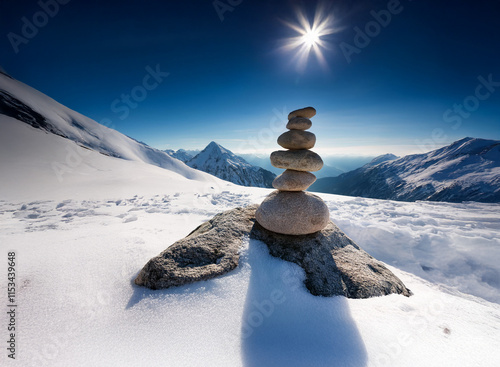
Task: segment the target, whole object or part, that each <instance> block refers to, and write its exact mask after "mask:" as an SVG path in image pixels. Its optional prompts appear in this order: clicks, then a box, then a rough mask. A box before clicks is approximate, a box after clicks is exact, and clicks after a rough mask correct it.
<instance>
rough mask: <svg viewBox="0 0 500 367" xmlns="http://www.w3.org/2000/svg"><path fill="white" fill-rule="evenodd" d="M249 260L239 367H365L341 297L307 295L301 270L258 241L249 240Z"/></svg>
mask: <svg viewBox="0 0 500 367" xmlns="http://www.w3.org/2000/svg"><path fill="white" fill-rule="evenodd" d="M248 262H249V265H250V267H251V273H250V280H249V286H248V291H247V295H246V301H245V308H244V312H243V318H242V330H241V348H242V349H241V353H242V360H243V365H244V366H246V367H265V366H278V365H279V366H287V367H298V366H315V367H316V366H328V367H333V366H353V367H358V366H359V367H361V366H366V364H367V352H366V348H365V345H364V343H363V340H362V338H361V335H360V333H359V331H358V329H357V327H356V324H355V322H354V320H353V319H352V317H351V314H350V311H349V305H348V303H347V299H346V298H345V297H342V296H337V297H318V296H313V295H311V294H310V293H309V292H308V291H307V289H306V288H305V286H304V284H303V280H304V278H305V273H304V271H303V270H302V268H300V267H299V266H298V265H296V264H293V263H291V262H288V261H284V260H281V259H278V258H274V257H272V256H271V255H269V250H268V248H267V246H266V245H265V244H264V243H263V242H261V241H258V240H255V239H251V240H250V244H249V249H248Z"/></svg>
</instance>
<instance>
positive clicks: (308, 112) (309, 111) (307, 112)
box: [288, 107, 316, 120]
mask: <svg viewBox="0 0 500 367" xmlns="http://www.w3.org/2000/svg"><path fill="white" fill-rule="evenodd" d="M314 115H316V110H315V109H314V107H305V108H301V109H299V110H295V111H292V112H290V113H289V114H288V119H289V120H290V119H291V118H293V117H305V118H307V119H310V118H311V117H313V116H314Z"/></svg>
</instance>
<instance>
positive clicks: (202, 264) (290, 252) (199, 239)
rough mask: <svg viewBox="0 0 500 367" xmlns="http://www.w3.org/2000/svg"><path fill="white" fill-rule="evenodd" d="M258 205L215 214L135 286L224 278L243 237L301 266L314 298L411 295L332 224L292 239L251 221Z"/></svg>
mask: <svg viewBox="0 0 500 367" xmlns="http://www.w3.org/2000/svg"><path fill="white" fill-rule="evenodd" d="M256 209H257V205H251V206H247V207H245V208H236V209H232V210H229V211H227V212H224V213H220V214H217V215H216V216H215V217H214V218H212V219H211V220H210V221H208V222H206V223H203V224H202V225H200V226H199V227H198V228H196V229H195V230H194V231H193V232H191V233H190V234H189V235H188V236H187V237H185V238H183V239H182V240H180V241H177V242H176V243H174V244H173V245H172V246H170V247H168V248H167V249H166V250H165V251H163V252H162V253H161V254H160V255H158V256H156V257H154V258H152V259H151V260H149V261H148V262H147V264H146V265H145V266H144V268H143V269H142V270H141V272H140V273H139V275H138V276H137V278H136V279H135V284H137V285H142V286H145V287H148V288H151V289H161V288H169V287H172V286H179V285H183V284H188V283H192V282H196V281H200V280H208V279H211V278H214V277H216V276H219V275H223V274H225V273H227V272H229V271H231V270H233V269H235V268H236V266H237V265H238V261H239V253H238V252H239V249H240V247H241V246H242V244H243V237H244V236H246V235H250V237H251V238H253V239H256V240H260V241H262V242H264V243H266V244H267V246H268V248H269V252H270V254H271V255H272V256H276V257H279V258H281V259H283V260H286V261H291V262H294V263H296V264H298V265H299V266H301V267H302V268H303V269H304V271H305V273H306V280H305V286H306V287H307V289H308V290H309V292H311V293H312V294H313V295H318V296H326V297H329V296H336V295H341V296H346V297H348V298H368V297H374V296H382V295H387V294H391V293H398V294H403V295H405V296H410V295H411V292H410V290H409V289H408V288H406V287H405V285H404V284H403V283H402V282H401V280H399V279H398V278H397V277H396V276H395V275H394V274H393V273H392V272H391V271H390V270H388V269H387V268H386V267H385V266H384V264H383V263H381V262H379V261H377V260H375V259H374V258H373V257H371V256H370V255H368V254H367V253H366V252H364V251H363V250H362V249H360V248H359V246H357V245H356V244H355V243H354V242H353V241H352V240H351V239H350V238H349V237H347V236H346V235H345V234H344V233H343V232H342V231H341V230H340V229H339V228H338V227H337V226H336V225H335V224H334V223H333V222H330V223H329V224H328V226H327V227H326V228H325V229H323V230H322V231H320V232H317V233H314V234H310V235H302V236H291V235H281V234H277V233H274V232H270V231H268V230H266V229H265V228H263V227H262V226H260V225H259V224H258V223H257V222H255V211H256Z"/></svg>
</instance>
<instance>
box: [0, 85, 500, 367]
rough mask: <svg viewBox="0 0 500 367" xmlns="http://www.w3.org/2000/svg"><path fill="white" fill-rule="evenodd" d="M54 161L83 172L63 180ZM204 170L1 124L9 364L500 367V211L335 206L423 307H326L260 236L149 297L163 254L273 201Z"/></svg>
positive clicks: (339, 202) (379, 303)
mask: <svg viewBox="0 0 500 367" xmlns="http://www.w3.org/2000/svg"><path fill="white" fill-rule="evenodd" d="M0 77H1V76H0ZM45 112H46V111H45ZM120 144H121V143H120ZM123 144H125V148H126V147H127V146H129V145H128V144H129V143H128V142H125V143H123ZM125 148H123V149H125ZM126 149H128V148H126ZM68 157H69V158H68ZM54 162H56V163H60V164H65V165H66V166H67V167H68V168H69V170H68V171H64V173H63V174H62V179H59V176H58V175H57V173H56V172H57V171H55V170H54V168H53V167H54V166H53V163H54ZM179 164H180V163H179ZM183 167H184V168H183ZM180 168H182V169H180ZM178 169H179V170H178ZM191 171H192V170H191V169H190V168H188V167H185V166H180V165H176V166H175V168H172V169H164V168H160V167H157V166H155V165H151V164H148V163H147V162H145V161H141V160H125V159H118V158H113V157H109V156H105V155H103V154H100V153H98V152H96V151H92V150H88V149H85V148H83V147H81V146H79V145H78V144H77V143H76V142H75V141H72V140H69V139H65V138H62V137H60V136H56V135H53V134H48V133H46V132H44V131H42V130H40V129H35V128H32V127H30V126H28V125H27V124H25V123H22V122H20V121H16V120H14V119H12V118H9V117H6V116H0V172H1V173H2V174H1V176H0V244H1V248H2V253H3V254H4V255H3V256H6V255H5V254H6V253H7V252H8V251H15V252H16V259H17V265H16V277H17V278H16V279H17V304H18V309H17V311H18V313H17V321H18V324H17V330H16V333H17V342H18V343H17V349H16V351H17V354H16V361H13V360H11V359H9V358H7V353H6V350H5V349H3V352H2V353H1V354H0V364H1V365H2V366H23V367H30V366H36V367H39V366H51V367H52V366H54V367H57V366H64V367H66V366H77V367H78V366H125V367H126V366H176V367H177V366H284V365H286V366H374V367H379V366H425V367H432V366H482V367H483V366H486V367H489V366H491V367H496V366H498V365H500V305H499V303H500V285H499V276H498V275H499V265H498V264H500V251H499V249H500V239H499V238H498V230H499V228H500V217H499V216H498V210H499V205H498V204H479V203H463V204H450V203H427V202H416V203H402V202H393V201H387V200H374V199H363V198H352V197H344V196H336V195H328V194H321V196H322V197H323V198H324V200H325V201H326V202H327V204H328V206H329V208H330V211H331V218H332V220H333V221H334V222H335V223H337V224H338V225H339V227H340V228H341V229H342V230H344V231H345V232H346V233H347V234H348V235H349V236H351V237H352V238H353V239H354V240H355V241H356V242H357V243H358V244H359V245H360V246H361V247H362V248H363V249H365V250H366V251H368V252H369V253H370V254H371V255H373V256H374V257H376V258H377V259H379V260H382V261H384V262H386V263H387V264H388V266H389V267H390V269H391V270H392V271H393V272H394V273H395V274H396V275H397V276H398V277H400V278H401V280H402V281H403V282H404V283H405V284H406V286H407V287H408V288H410V289H411V290H412V291H413V293H414V295H413V296H411V297H409V298H407V297H404V296H400V295H390V296H385V297H377V298H371V299H361V300H353V299H346V298H344V297H332V298H324V297H315V296H312V295H311V294H309V293H308V292H307V290H306V289H305V287H304V285H303V283H302V281H303V279H304V276H305V275H304V272H303V271H302V270H301V268H299V267H298V266H297V265H295V264H292V263H289V262H285V261H282V260H280V259H277V258H274V257H271V256H270V255H269V253H268V251H267V248H266V246H265V245H264V244H262V243H261V242H259V241H255V240H249V239H245V246H244V248H243V249H242V251H241V259H240V265H239V266H238V268H237V269H236V270H234V271H233V272H230V273H229V274H227V275H225V276H222V277H219V278H216V279H213V280H210V281H205V282H199V283H195V284H191V285H186V286H182V287H177V288H171V289H167V290H160V291H152V290H148V289H146V288H142V287H138V286H135V285H134V284H133V279H134V278H135V277H136V275H137V274H138V272H139V271H140V269H141V268H142V266H144V264H145V263H146V262H147V261H148V260H149V259H150V258H151V257H153V256H156V255H157V254H158V253H160V252H161V251H163V250H164V249H165V248H166V247H167V246H169V245H170V244H172V243H173V242H175V241H177V240H179V239H181V238H182V237H184V236H186V235H187V234H188V233H190V232H191V231H192V230H193V229H194V228H196V227H197V226H198V225H199V224H201V223H203V222H204V221H206V220H208V219H210V218H211V217H212V216H214V215H215V214H217V213H219V212H221V211H224V210H228V209H232V208H234V207H237V206H242V205H247V204H250V203H258V202H261V201H262V199H263V198H264V196H265V195H267V194H268V193H269V192H270V190H268V189H260V188H248V187H241V186H237V185H233V184H230V183H228V182H225V181H222V180H219V179H217V178H215V177H213V176H210V175H208V174H205V173H202V172H196V174H195V175H194V176H192V175H191V173H192V172H191ZM193 178H195V179H193ZM6 266H7V262H6V261H0V274H4V276H3V277H2V280H1V281H0V287H1V292H2V294H4V295H5V293H6V284H5V279H6V278H5V274H6V273H7V267H6ZM2 307H4V308H3V310H5V304H4V306H2ZM0 315H1V316H0V324H1V325H5V324H6V321H7V313H6V312H4V311H2V312H0ZM1 332H2V333H4V334H2V338H6V337H7V332H6V329H5V328H3V330H2V331H1ZM2 340H7V339H2ZM4 343H5V342H4ZM5 345H6V344H4V348H5Z"/></svg>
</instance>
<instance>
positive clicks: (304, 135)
mask: <svg viewBox="0 0 500 367" xmlns="http://www.w3.org/2000/svg"><path fill="white" fill-rule="evenodd" d="M278 144H279V145H281V146H282V147H283V148H285V149H311V148H312V147H314V144H316V135H314V134H313V133H310V132H309V131H301V130H290V131H287V132H286V133H283V134H281V135H280V136H279V137H278Z"/></svg>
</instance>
